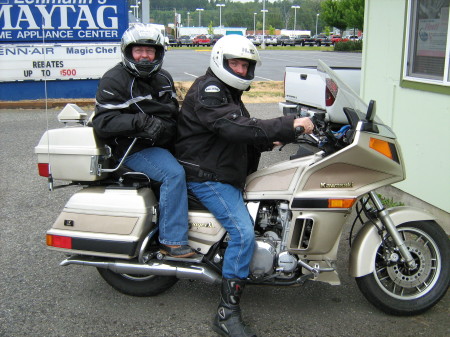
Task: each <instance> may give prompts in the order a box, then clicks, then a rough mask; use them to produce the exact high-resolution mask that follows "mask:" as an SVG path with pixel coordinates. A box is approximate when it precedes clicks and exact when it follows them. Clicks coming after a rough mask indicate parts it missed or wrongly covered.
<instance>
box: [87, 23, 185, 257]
mask: <svg viewBox="0 0 450 337" xmlns="http://www.w3.org/2000/svg"><path fill="white" fill-rule="evenodd" d="M121 52H122V62H120V63H119V64H117V65H116V66H114V67H113V68H111V69H110V70H108V71H107V72H106V73H105V74H104V75H103V77H102V78H101V80H100V82H99V86H98V89H97V94H96V104H95V115H94V118H93V121H92V123H93V126H94V129H95V132H96V133H97V135H98V136H99V137H101V138H104V139H105V140H106V142H107V144H108V145H109V146H110V147H111V149H112V152H113V155H114V157H115V159H116V160H117V161H119V160H120V159H121V158H122V157H123V156H124V154H125V151H126V150H127V149H128V147H129V146H130V144H131V142H132V140H133V138H134V137H138V140H137V142H136V143H135V145H134V146H133V148H132V149H131V151H130V153H129V155H128V156H127V158H126V160H125V162H124V163H125V165H126V166H127V167H129V168H130V169H131V170H133V171H137V172H142V173H144V174H146V175H147V176H148V177H149V178H150V179H152V180H155V181H159V182H161V183H162V184H161V187H160V198H159V219H158V225H159V241H160V243H161V252H162V253H163V254H167V255H170V256H174V257H190V256H192V255H194V251H193V250H192V249H191V248H190V247H189V245H188V235H187V231H188V215H187V212H188V209H187V208H188V206H187V190H186V180H185V173H184V170H183V167H182V166H181V165H180V164H179V163H178V162H177V160H176V159H175V157H174V156H173V154H172V153H171V152H173V147H174V142H175V136H176V119H177V116H178V111H179V105H178V101H177V99H176V93H175V87H174V82H173V79H172V76H171V75H170V74H169V73H168V72H167V71H165V70H163V69H162V68H161V67H162V63H163V59H164V52H165V50H164V38H163V36H162V34H161V33H160V31H159V30H158V29H157V28H155V27H153V26H151V25H144V24H135V25H134V26H132V27H130V28H129V29H127V30H126V31H125V33H124V34H123V36H122V41H121Z"/></svg>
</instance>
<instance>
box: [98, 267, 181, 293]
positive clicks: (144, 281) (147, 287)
mask: <svg viewBox="0 0 450 337" xmlns="http://www.w3.org/2000/svg"><path fill="white" fill-rule="evenodd" d="M97 270H98V272H99V273H100V275H101V276H102V277H103V279H104V280H105V281H106V282H107V283H108V284H109V285H110V286H111V287H113V288H114V289H116V290H117V291H119V292H121V293H123V294H126V295H130V296H138V297H148V296H156V295H159V294H161V293H163V292H165V291H166V290H168V289H169V288H171V287H172V286H173V285H174V284H175V283H177V281H178V279H177V278H176V277H174V276H155V275H130V274H118V273H115V272H113V271H111V270H108V269H104V268H97Z"/></svg>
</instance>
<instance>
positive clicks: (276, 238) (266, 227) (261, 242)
mask: <svg viewBox="0 0 450 337" xmlns="http://www.w3.org/2000/svg"><path fill="white" fill-rule="evenodd" d="M290 217H291V215H290V211H289V208H288V203H287V202H279V201H268V202H267V201H266V202H261V203H260V205H259V208H258V212H257V214H256V217H255V233H256V245H255V252H254V254H253V259H252V262H251V264H250V275H251V277H252V278H255V279H261V278H267V277H280V276H289V274H291V273H292V272H294V271H295V270H296V269H297V265H298V259H297V257H296V256H295V255H292V254H291V253H289V252H288V251H286V250H285V245H286V243H285V242H283V241H285V239H284V238H283V235H285V233H284V230H283V229H284V228H286V226H287V225H288V223H289V221H290Z"/></svg>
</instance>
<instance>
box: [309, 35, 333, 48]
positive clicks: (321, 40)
mask: <svg viewBox="0 0 450 337" xmlns="http://www.w3.org/2000/svg"><path fill="white" fill-rule="evenodd" d="M313 39H314V42H315V44H316V46H319V47H320V46H331V40H330V39H329V38H328V36H326V35H325V34H317V35H314V36H313Z"/></svg>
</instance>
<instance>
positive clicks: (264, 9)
mask: <svg viewBox="0 0 450 337" xmlns="http://www.w3.org/2000/svg"><path fill="white" fill-rule="evenodd" d="M261 12H262V13H263V31H262V37H263V38H262V42H261V48H262V49H265V48H266V12H267V9H266V0H263V9H262V10H261Z"/></svg>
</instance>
